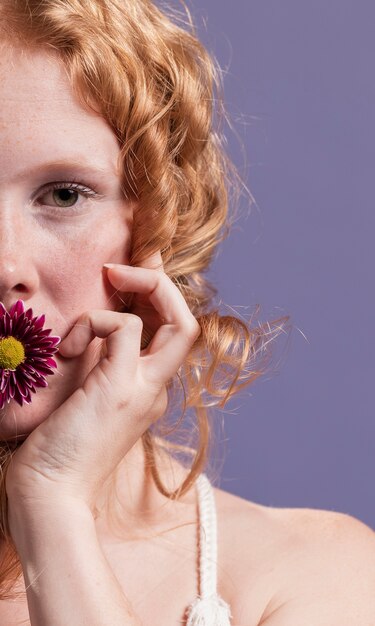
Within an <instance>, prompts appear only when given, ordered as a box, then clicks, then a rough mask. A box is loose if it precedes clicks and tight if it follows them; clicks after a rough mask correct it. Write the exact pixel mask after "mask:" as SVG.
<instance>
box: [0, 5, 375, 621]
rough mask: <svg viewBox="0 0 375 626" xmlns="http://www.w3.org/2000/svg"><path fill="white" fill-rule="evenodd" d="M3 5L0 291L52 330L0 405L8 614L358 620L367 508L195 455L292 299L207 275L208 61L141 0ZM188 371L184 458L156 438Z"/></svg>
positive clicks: (222, 208)
mask: <svg viewBox="0 0 375 626" xmlns="http://www.w3.org/2000/svg"><path fill="white" fill-rule="evenodd" d="M0 17H1V19H0V24H1V35H0V39H1V56H0V72H1V81H0V103H1V106H0V116H1V134H0V140H1V152H0V166H1V167H0V198H1V211H0V215H1V217H0V219H1V249H0V300H1V301H2V303H3V306H4V307H5V309H7V310H8V311H9V309H10V308H11V307H12V306H13V305H14V304H15V303H17V302H18V301H19V300H22V302H23V303H24V305H25V308H28V307H30V308H32V309H33V312H34V314H37V315H42V314H45V315H46V319H47V322H48V326H49V327H50V328H51V329H53V332H54V334H56V335H58V336H60V337H61V338H62V341H61V343H60V345H59V346H58V348H59V351H58V352H57V354H56V360H57V372H56V375H55V376H52V377H51V378H50V379H49V381H48V387H45V388H44V389H40V390H38V391H37V393H36V395H35V396H33V398H32V402H30V403H29V404H23V405H22V406H21V405H19V404H17V403H15V402H14V400H11V401H10V402H9V403H8V402H7V403H5V404H4V406H3V408H2V409H1V421H0V439H1V441H2V443H3V459H2V469H3V485H2V487H3V492H2V522H3V523H2V544H1V548H2V550H1V557H2V558H1V561H0V562H1V572H0V573H1V600H0V623H1V624H6V625H7V626H15V625H16V624H21V623H22V624H26V625H27V624H31V625H32V626H47V625H48V626H63V625H64V626H66V625H67V624H69V625H70V626H75V625H77V626H78V625H80V626H81V625H83V624H90V626H106V625H107V624H108V625H110V626H114V625H115V624H119V625H120V624H121V625H122V626H123V625H125V624H126V625H127V624H129V625H133V624H134V625H135V624H145V625H149V624H152V625H153V626H159V625H160V626H161V625H163V626H168V625H169V624H170V625H172V624H181V623H186V624H189V626H194V625H200V626H214V625H215V626H227V625H228V624H229V623H231V624H238V625H239V624H243V625H246V626H252V625H254V626H255V625H256V624H257V625H260V624H262V625H263V624H266V625H267V626H278V625H280V626H282V625H283V624H288V625H290V626H292V625H293V624H296V625H297V624H298V626H301V625H302V624H319V625H325V624H327V625H328V624H329V625H330V626H333V625H335V624H337V625H339V624H340V626H342V625H343V624H356V625H358V626H361V625H363V626H365V625H366V626H369V624H370V623H373V620H374V615H375V611H374V600H373V595H374V594H373V588H374V583H375V571H374V561H375V559H374V543H375V542H374V537H373V533H372V531H371V530H370V529H369V528H368V527H367V526H365V525H364V524H362V523H361V522H359V521H358V520H355V519H354V518H351V517H350V516H346V515H342V514H338V513H330V512H328V511H311V510H305V509H304V510H293V509H276V508H271V507H265V506H262V505H259V504H256V503H252V502H248V501H245V500H243V499H241V498H238V497H236V496H233V495H231V494H229V493H226V492H225V491H222V490H220V489H213V488H212V487H211V485H210V483H209V482H208V480H207V477H206V476H205V474H204V467H205V462H206V456H207V448H208V443H209V434H210V430H209V420H208V407H209V406H214V405H215V404H219V403H221V405H222V406H223V405H224V404H225V402H226V400H227V399H228V398H229V397H230V396H231V395H232V394H233V393H234V392H235V391H238V390H239V389H240V388H241V386H243V385H244V384H249V383H250V382H251V381H252V380H254V379H255V378H256V377H257V376H259V375H260V374H261V373H262V367H258V368H255V369H254V367H253V365H254V359H255V357H256V356H257V355H258V354H263V348H264V347H265V345H266V343H268V342H269V340H270V338H271V339H273V338H275V337H276V336H277V334H278V332H280V328H281V327H282V325H283V324H285V322H286V321H287V320H286V319H285V318H284V319H282V320H276V321H275V322H274V324H273V326H269V327H268V331H267V330H266V329H265V328H261V327H260V328H257V329H250V328H248V327H247V326H246V325H245V323H244V322H242V321H240V320H238V319H236V318H235V317H221V316H220V315H219V313H218V312H217V311H216V310H215V308H214V306H213V296H214V291H213V290H212V288H211V287H210V285H209V284H208V283H207V281H206V280H205V278H204V276H203V274H202V272H203V271H204V270H205V269H206V268H207V266H208V264H209V262H210V260H211V258H212V254H213V252H214V250H215V246H216V245H217V243H218V242H219V241H220V239H222V237H223V232H224V230H225V227H226V226H227V225H228V219H229V218H228V217H227V188H228V181H229V178H228V176H227V174H226V173H228V172H230V165H229V163H228V161H227V160H226V159H225V157H224V155H223V152H222V149H221V145H220V140H219V135H218V133H217V131H216V130H215V128H214V126H213V121H212V105H213V100H214V97H215V94H216V90H217V87H218V76H219V75H218V72H217V69H216V67H215V65H214V63H213V62H212V60H211V59H210V57H209V56H208V54H207V53H206V51H205V50H204V48H203V47H202V46H201V45H200V44H199V42H198V41H197V39H196V38H195V36H194V33H193V32H188V31H187V30H185V29H184V28H182V27H181V26H178V24H176V20H173V19H172V18H171V17H168V16H167V15H166V14H163V13H162V12H161V11H160V10H159V9H158V8H157V7H156V6H155V5H154V4H152V3H151V2H149V1H147V0H144V1H140V0H79V1H78V0H45V2H43V3H41V2H40V1H39V0H38V1H37V0H28V1H27V0H17V2H15V1H14V0H5V1H4V0H3V2H2V3H1V9H0ZM20 306H21V305H20ZM240 381H242V382H240ZM179 386H180V387H179ZM179 388H181V389H182V390H183V393H184V394H185V408H190V409H192V411H193V412H194V415H195V416H196V418H197V426H196V425H194V428H192V429H191V431H192V432H184V433H183V438H182V442H183V444H184V446H182V451H183V452H185V453H186V454H187V453H188V452H189V450H190V451H191V450H192V458H191V459H190V467H187V466H186V464H184V463H182V462H180V461H179V460H178V459H177V458H176V457H175V456H174V455H173V454H172V452H175V451H176V450H177V451H178V450H179V449H180V448H181V446H180V448H179V447H178V446H177V445H176V446H175V447H174V448H173V447H171V446H169V445H168V440H167V439H166V438H165V435H166V434H168V433H166V432H165V423H166V418H167V417H168V414H169V412H170V411H172V409H174V408H175V405H174V403H175V401H176V399H177V398H178V397H179V396H178V391H179ZM163 425H164V430H163ZM158 428H159V430H158ZM175 428H177V427H175ZM194 429H195V430H198V434H199V436H198V445H197V450H196V451H194V446H193V434H194ZM216 519H217V526H216ZM216 531H217V535H216ZM197 539H199V549H200V552H199V554H200V562H199V563H198V562H197V554H198V552H197ZM216 540H217V543H216Z"/></svg>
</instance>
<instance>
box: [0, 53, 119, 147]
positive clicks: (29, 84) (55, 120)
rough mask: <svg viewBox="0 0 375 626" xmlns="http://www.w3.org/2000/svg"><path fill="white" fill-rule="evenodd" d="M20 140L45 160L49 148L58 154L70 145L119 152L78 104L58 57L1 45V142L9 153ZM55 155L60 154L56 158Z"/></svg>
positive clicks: (97, 119)
mask: <svg viewBox="0 0 375 626" xmlns="http://www.w3.org/2000/svg"><path fill="white" fill-rule="evenodd" d="M19 142H22V143H23V144H24V146H23V147H24V149H25V150H26V153H27V151H28V150H31V151H35V150H38V153H40V151H44V152H48V155H49V156H50V154H51V150H52V151H56V150H58V149H59V146H63V147H64V149H65V148H66V147H67V146H68V144H69V142H79V144H80V147H81V148H84V149H85V150H86V151H89V152H96V151H98V150H99V151H101V152H103V151H104V152H108V155H109V156H111V157H115V156H117V154H118V152H119V146H118V142H117V139H116V137H115V134H114V133H113V131H112V129H111V128H110V127H109V125H108V124H107V122H106V121H105V120H104V119H103V118H102V117H101V116H100V115H99V114H98V113H96V112H94V111H92V110H90V109H88V108H87V107H84V105H83V104H82V103H81V102H80V101H79V99H78V97H77V95H76V94H75V93H74V90H73V88H72V85H71V84H70V81H69V78H68V75H67V72H66V69H65V66H64V64H63V62H62V61H61V60H60V59H59V58H58V56H57V54H56V53H53V52H49V51H46V50H44V49H37V50H33V49H32V50H24V49H21V48H19V47H13V46H9V45H7V46H4V44H3V45H2V46H1V50H0V143H1V145H2V148H3V149H4V148H5V147H6V148H7V150H8V153H7V154H8V155H9V154H10V153H11V151H12V149H13V148H15V146H17V144H18V143H19ZM4 144H6V145H4ZM73 147H74V146H73ZM9 151H10V152H9ZM18 156H19V155H18ZM59 156H63V155H56V157H57V158H59Z"/></svg>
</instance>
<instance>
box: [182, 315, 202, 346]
mask: <svg viewBox="0 0 375 626" xmlns="http://www.w3.org/2000/svg"><path fill="white" fill-rule="evenodd" d="M201 331H202V329H201V327H200V325H199V324H198V322H197V320H196V319H195V317H193V318H192V319H191V320H190V322H189V323H188V324H187V325H186V329H185V332H186V334H187V336H188V337H189V339H191V340H192V341H195V340H196V339H198V337H199V335H200V334H201Z"/></svg>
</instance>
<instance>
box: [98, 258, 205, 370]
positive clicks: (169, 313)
mask: <svg viewBox="0 0 375 626" xmlns="http://www.w3.org/2000/svg"><path fill="white" fill-rule="evenodd" d="M108 278H109V280H110V281H111V283H112V284H113V285H114V286H115V287H116V288H117V289H119V290H131V291H134V292H137V293H143V294H147V295H148V298H149V300H150V302H151V303H152V304H153V306H154V307H155V309H156V311H157V312H158V313H159V315H160V317H161V318H162V320H163V325H162V326H160V328H159V329H158V330H157V332H156V334H155V336H154V337H153V339H152V341H151V343H150V344H149V346H148V347H147V350H146V351H145V354H144V356H142V359H144V360H146V362H147V367H148V373H149V375H152V377H153V378H154V380H155V377H156V378H157V379H158V380H160V381H161V382H166V381H167V380H169V378H171V376H173V375H174V374H175V373H176V371H177V370H178V368H179V367H180V365H181V363H182V362H183V361H184V359H185V357H186V355H187V354H188V352H189V350H190V348H191V346H192V344H193V343H194V341H195V339H196V338H197V337H198V336H199V334H200V326H199V324H198V322H197V320H196V319H195V317H194V316H193V315H192V313H191V312H190V309H189V307H188V305H187V303H186V301H185V299H184V297H183V296H182V294H181V292H180V291H179V289H178V288H177V287H176V285H174V284H173V282H172V281H171V280H170V278H169V277H168V276H167V275H166V274H165V273H164V272H155V271H154V270H150V269H145V268H141V267H129V266H123V265H118V266H117V265H112V266H111V268H110V269H108Z"/></svg>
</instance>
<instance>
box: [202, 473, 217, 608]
mask: <svg viewBox="0 0 375 626" xmlns="http://www.w3.org/2000/svg"><path fill="white" fill-rule="evenodd" d="M197 490H198V503H199V522H200V523H199V552H200V557H199V561H200V590H199V591H200V596H201V598H207V597H209V596H211V595H212V594H214V593H216V586H217V570H216V568H217V529H216V524H217V520H216V507H215V501H214V492H213V489H212V486H211V483H210V481H209V480H208V478H207V476H206V474H201V475H200V476H199V477H198V479H197Z"/></svg>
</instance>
